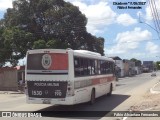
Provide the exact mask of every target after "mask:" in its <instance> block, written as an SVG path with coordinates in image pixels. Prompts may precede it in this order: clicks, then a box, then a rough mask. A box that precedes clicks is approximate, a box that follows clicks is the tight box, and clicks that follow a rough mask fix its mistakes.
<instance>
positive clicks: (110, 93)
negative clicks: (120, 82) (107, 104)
mask: <svg viewBox="0 0 160 120" xmlns="http://www.w3.org/2000/svg"><path fill="white" fill-rule="evenodd" d="M112 89H113V87H112V84H111V85H110V91H109V93H108V94H107V95H108V96H111V95H112Z"/></svg>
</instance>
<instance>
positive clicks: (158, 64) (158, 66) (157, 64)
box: [156, 61, 160, 70]
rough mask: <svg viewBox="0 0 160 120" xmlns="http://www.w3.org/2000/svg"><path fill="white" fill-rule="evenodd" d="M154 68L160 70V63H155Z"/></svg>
mask: <svg viewBox="0 0 160 120" xmlns="http://www.w3.org/2000/svg"><path fill="white" fill-rule="evenodd" d="M156 68H157V69H158V70H160V61H157V62H156Z"/></svg>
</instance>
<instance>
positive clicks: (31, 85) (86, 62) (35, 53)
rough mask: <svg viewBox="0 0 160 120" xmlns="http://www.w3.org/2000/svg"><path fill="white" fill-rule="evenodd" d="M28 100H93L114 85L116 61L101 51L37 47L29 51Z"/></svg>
mask: <svg viewBox="0 0 160 120" xmlns="http://www.w3.org/2000/svg"><path fill="white" fill-rule="evenodd" d="M26 58H27V63H26V68H25V80H26V95H27V103H33V104H58V105H73V104H78V103H83V102H90V103H91V104H93V103H94V102H95V99H96V98H97V97H100V96H102V95H105V94H107V95H111V94H112V90H113V89H115V80H116V77H115V74H114V72H115V70H114V66H115V65H114V61H113V60H112V59H111V58H107V57H105V56H101V55H100V54H99V53H95V52H91V51H87V50H72V49H66V50H64V49H37V50H29V51H28V52H27V56H26Z"/></svg>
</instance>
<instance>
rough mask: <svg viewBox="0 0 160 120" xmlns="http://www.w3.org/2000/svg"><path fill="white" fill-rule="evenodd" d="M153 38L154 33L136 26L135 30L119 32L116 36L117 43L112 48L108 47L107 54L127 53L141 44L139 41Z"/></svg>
mask: <svg viewBox="0 0 160 120" xmlns="http://www.w3.org/2000/svg"><path fill="white" fill-rule="evenodd" d="M151 38H152V34H151V33H150V32H149V31H148V30H141V28H135V29H134V30H133V31H126V32H122V33H118V34H117V37H116V42H117V44H116V45H114V46H113V47H112V48H111V49H106V51H107V54H120V53H127V52H129V50H134V49H136V48H137V47H138V46H139V43H140V42H141V41H144V40H149V39H151Z"/></svg>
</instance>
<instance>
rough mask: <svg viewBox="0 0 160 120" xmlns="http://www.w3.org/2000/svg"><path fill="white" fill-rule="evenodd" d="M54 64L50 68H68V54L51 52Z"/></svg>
mask: <svg viewBox="0 0 160 120" xmlns="http://www.w3.org/2000/svg"><path fill="white" fill-rule="evenodd" d="M50 55H51V57H52V65H51V67H50V68H49V70H68V54H66V53H51V54H50Z"/></svg>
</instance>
